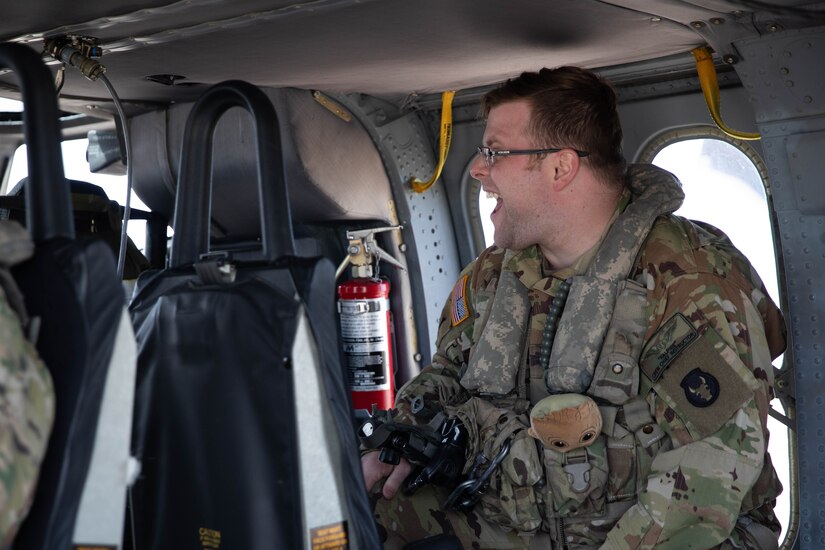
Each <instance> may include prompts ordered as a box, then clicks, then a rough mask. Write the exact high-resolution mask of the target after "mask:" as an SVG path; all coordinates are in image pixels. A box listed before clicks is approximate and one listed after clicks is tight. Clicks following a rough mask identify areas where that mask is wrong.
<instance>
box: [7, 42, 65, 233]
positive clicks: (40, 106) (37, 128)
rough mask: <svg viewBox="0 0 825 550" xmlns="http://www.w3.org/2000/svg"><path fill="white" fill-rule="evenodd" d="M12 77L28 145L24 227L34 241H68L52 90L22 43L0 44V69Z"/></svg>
mask: <svg viewBox="0 0 825 550" xmlns="http://www.w3.org/2000/svg"><path fill="white" fill-rule="evenodd" d="M2 69H11V70H12V71H14V73H15V75H16V76H17V82H18V83H19V85H20V93H21V95H22V98H23V106H24V110H23V126H24V128H23V130H24V136H25V140H26V146H27V149H28V165H29V179H28V182H27V183H26V191H25V193H26V227H27V229H28V230H29V233H30V234H31V236H32V239H33V240H34V241H35V242H36V243H39V242H45V241H48V240H51V239H54V238H58V237H65V238H67V239H74V218H73V216H72V206H71V204H72V203H71V196H70V194H69V186H68V184H67V183H66V178H65V176H64V175H63V153H62V151H61V149H60V128H59V125H58V120H59V119H58V110H57V99H56V92H55V89H54V83H53V81H52V76H51V73H50V72H49V70H48V69H47V68H46V66H45V65H44V64H43V62H42V61H41V60H40V57H39V56H38V55H37V53H35V51H34V50H32V49H31V48H29V47H28V46H24V45H22V44H12V43H9V44H0V70H2Z"/></svg>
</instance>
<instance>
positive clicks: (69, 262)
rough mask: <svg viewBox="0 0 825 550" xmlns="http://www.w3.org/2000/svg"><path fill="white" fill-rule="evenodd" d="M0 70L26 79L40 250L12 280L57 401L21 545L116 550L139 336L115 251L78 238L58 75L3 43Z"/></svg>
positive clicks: (30, 208) (32, 211) (30, 209)
mask: <svg viewBox="0 0 825 550" xmlns="http://www.w3.org/2000/svg"><path fill="white" fill-rule="evenodd" d="M0 67H2V68H11V69H12V70H13V71H14V72H15V73H16V74H17V77H18V80H19V82H20V86H21V91H22V96H23V103H24V106H25V111H24V121H25V132H26V143H27V145H28V151H29V155H28V163H29V175H30V176H29V178H30V179H29V182H28V184H27V191H26V197H25V203H26V208H25V212H26V226H27V228H28V230H29V232H30V233H31V236H32V239H33V240H34V243H35V253H34V256H33V257H32V258H31V259H29V260H28V261H26V262H24V263H22V264H20V265H18V266H16V267H15V268H14V269H13V275H14V277H15V280H16V282H17V285H18V286H19V287H20V289H21V291H22V292H23V295H24V297H25V304H26V308H27V310H28V313H29V316H30V317H32V318H34V319H36V321H35V322H36V323H39V330H38V331H37V339H36V347H37V350H38V352H39V354H40V356H41V358H42V359H43V361H44V362H45V364H46V366H47V367H48V369H49V372H50V373H51V376H52V379H53V382H54V390H55V401H56V410H55V423H54V427H53V430H52V434H51V437H50V439H49V445H48V450H47V453H46V457H45V460H44V462H43V465H42V468H41V473H40V480H39V483H38V487H37V492H36V494H35V498H34V502H33V505H32V509H31V511H30V513H29V515H28V517H27V519H26V520H25V522H24V523H23V524H22V526H21V528H20V531H19V532H18V534H17V537H16V539H15V541H14V543H13V544H14V548H15V549H23V550H40V549H42V550H53V549H55V548H71V547H72V544H74V543H76V542H83V543H85V544H91V545H100V546H105V545H107V544H113V543H117V542H118V540H119V537H120V536H121V531H122V525H123V522H122V519H123V517H122V513H121V512H120V508H122V506H123V503H124V501H125V490H126V489H125V487H126V473H125V472H126V468H127V462H128V450H129V447H128V439H129V431H130V429H131V409H130V406H131V397H132V392H133V386H134V365H135V358H134V356H135V342H134V337H133V334H132V331H131V326H130V324H129V322H128V316H127V315H126V310H125V298H124V293H123V290H122V287H121V284H120V282H119V281H118V279H117V276H116V272H115V261H114V255H113V254H112V251H111V249H110V248H109V247H108V246H107V245H106V244H105V243H103V242H102V241H100V240H87V241H83V242H80V241H77V240H75V231H74V224H73V214H72V208H71V200H70V193H69V186H68V185H67V184H66V180H65V178H64V176H63V164H62V156H61V151H60V141H59V139H60V132H59V129H58V124H57V122H58V115H57V113H58V111H57V104H56V100H55V90H54V85H53V83H52V80H51V76H50V73H49V71H48V70H47V69H46V68H45V67H44V65H43V64H42V62H41V61H40V59H39V57H38V56H37V55H36V54H35V53H34V51H33V50H31V49H30V48H28V47H25V46H22V45H16V44H2V45H0ZM123 396H125V398H124V397H123ZM112 434H114V435H113V437H109V435H112ZM112 472H115V474H114V478H112V480H113V481H112V483H111V484H109V483H107V481H106V480H107V479H109V474H111V473H112ZM118 472H120V474H118Z"/></svg>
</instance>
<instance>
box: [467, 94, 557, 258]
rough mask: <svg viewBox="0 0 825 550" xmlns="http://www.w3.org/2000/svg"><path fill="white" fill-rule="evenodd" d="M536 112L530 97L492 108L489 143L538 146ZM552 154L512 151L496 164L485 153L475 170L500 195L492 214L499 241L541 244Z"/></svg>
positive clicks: (505, 147)
mask: <svg viewBox="0 0 825 550" xmlns="http://www.w3.org/2000/svg"><path fill="white" fill-rule="evenodd" d="M531 116H532V109H531V107H530V104H529V103H527V102H526V101H513V102H510V103H503V104H501V105H498V106H496V107H493V109H491V110H490V113H489V116H488V118H487V127H486V128H485V130H484V138H483V145H484V146H486V147H489V148H490V149H493V150H496V151H501V150H515V149H537V148H541V147H542V146H540V145H537V144H536V143H535V142H534V140H533V139H532V138H531V136H530V132H529V123H530V118H531ZM547 160H548V158H547V157H539V156H537V155H512V156H502V157H497V158H494V162H493V163H492V165H491V166H488V164H487V162H485V160H484V159H483V158H481V157H480V156H479V157H478V158H476V159H475V161H473V164H472V165H471V167H470V174H471V175H472V176H473V177H474V178H476V179H477V180H479V181H480V182H481V184H482V188H483V189H484V191H486V192H487V193H489V194H492V195H494V196H495V197H496V206H495V209H494V210H493V213H492V214H491V216H490V218H491V220H492V222H493V225H494V226H495V237H494V240H495V243H496V244H497V245H498V246H500V247H503V248H513V249H521V248H526V247H528V246H531V245H534V244H538V243H540V242H541V239H542V238H543V236H546V235H547V232H548V229H549V228H548V227H547V225H548V222H549V221H550V220H549V219H550V218H551V216H548V206H549V205H548V204H547V200H546V198H547V187H548V186H547V185H546V183H545V181H546V176H547V174H546V173H545V171H546V170H547V169H548V166H547V165H548V164H549V163H548V162H547Z"/></svg>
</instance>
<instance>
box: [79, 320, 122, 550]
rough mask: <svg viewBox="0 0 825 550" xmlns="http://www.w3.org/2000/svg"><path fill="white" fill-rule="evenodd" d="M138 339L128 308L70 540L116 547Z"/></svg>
mask: <svg viewBox="0 0 825 550" xmlns="http://www.w3.org/2000/svg"><path fill="white" fill-rule="evenodd" d="M136 366H137V345H136V344H135V334H134V332H133V331H132V323H131V321H130V319H129V315H128V313H127V312H126V308H123V315H122V316H121V318H120V325H119V326H118V330H117V336H116V338H115V345H114V350H113V351H112V358H111V360H110V362H109V370H108V374H107V375H106V385H105V387H104V390H103V401H102V403H101V405H100V415H99V418H98V422H97V433H96V436H95V444H94V450H93V451H92V460H91V464H90V465H89V474H88V476H87V477H86V485H85V487H84V488H83V496H82V498H81V499H80V507H79V509H78V511H77V520H76V521H75V526H74V534H73V536H72V540H73V541H74V542H75V543H78V544H84V545H99V546H104V545H110V546H113V547H117V548H120V543H121V541H122V540H123V519H124V515H123V509H124V507H125V506H126V484H127V481H128V480H127V475H128V471H129V468H128V465H129V460H130V458H129V457H130V453H129V445H130V442H131V434H132V405H133V402H134V396H135V371H136Z"/></svg>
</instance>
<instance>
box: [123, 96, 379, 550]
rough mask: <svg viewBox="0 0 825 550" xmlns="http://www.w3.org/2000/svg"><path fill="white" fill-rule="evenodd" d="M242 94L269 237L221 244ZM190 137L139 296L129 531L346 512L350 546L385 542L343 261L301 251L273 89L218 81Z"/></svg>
mask: <svg viewBox="0 0 825 550" xmlns="http://www.w3.org/2000/svg"><path fill="white" fill-rule="evenodd" d="M231 107H241V108H243V109H245V110H246V111H247V112H248V113H249V114H250V116H251V117H252V120H253V123H254V127H255V130H254V131H255V136H256V138H257V156H258V174H257V176H258V177H257V180H258V181H257V189H258V195H259V199H260V205H259V208H258V210H257V212H258V215H259V216H260V227H261V233H262V235H261V239H260V246H259V247H258V249H257V250H250V249H249V246H248V243H246V244H245V245H244V246H243V247H242V248H241V249H238V250H234V249H233V248H232V246H231V244H226V243H223V244H221V246H220V249H219V250H210V196H209V194H210V192H209V182H210V171H211V163H212V159H211V154H212V151H213V149H212V139H213V134H214V129H215V126H216V124H217V121H218V119H219V118H220V117H221V116H222V115H223V113H224V112H226V110H228V109H229V108H231ZM183 144H184V147H183V151H182V156H181V169H180V176H179V178H178V194H177V201H176V206H175V216H174V229H175V237H174V240H173V244H172V250H171V255H170V261H169V266H168V267H167V268H166V269H164V270H162V271H158V272H151V271H150V272H147V273H145V274H144V275H142V276H141V278H140V279H139V280H138V284H137V288H136V293H135V296H134V298H133V301H132V304H131V306H130V311H131V314H132V319H133V322H134V326H135V331H136V334H137V338H138V348H139V360H138V388H137V397H136V408H135V414H136V417H135V418H136V423H135V432H134V438H133V449H134V452H135V454H136V455H137V456H138V457H139V458H140V460H141V463H142V474H141V476H140V478H139V480H138V481H137V483H136V484H135V486H134V488H133V498H132V502H133V508H132V513H133V516H134V525H133V541H130V543H132V542H133V544H134V545H135V548H136V549H139V550H149V549H152V550H158V549H175V550H177V549H187V548H192V549H195V548H197V549H200V548H203V547H206V546H207V545H208V544H212V545H216V544H219V545H220V547H221V548H303V547H304V544H305V543H306V542H307V541H308V540H309V539H311V537H312V532H313V529H316V528H322V527H325V526H329V525H334V526H338V527H340V528H341V529H342V530H343V532H344V533H345V534H346V536H347V537H348V538H349V540H350V541H351V546H350V547H353V548H354V547H358V548H377V547H378V543H377V536H376V533H375V529H374V525H373V522H372V519H371V513H370V510H369V506H368V503H367V499H366V494H365V492H364V490H363V481H362V478H361V473H360V463H359V460H358V453H357V445H356V442H355V436H354V433H353V431H352V429H351V427H350V424H349V400H348V394H347V391H346V389H345V387H344V382H343V380H344V377H343V372H342V370H341V366H340V362H339V357H338V348H337V345H333V344H332V342H336V341H337V336H336V334H337V330H336V324H335V312H334V309H333V308H334V286H335V285H334V267H333V264H332V263H331V262H330V261H329V260H327V259H323V258H317V257H316V258H298V257H296V256H295V255H294V242H293V235H292V224H291V216H290V207H289V200H288V196H287V188H286V184H285V177H284V168H283V160H282V151H281V148H280V145H279V144H280V136H279V130H278V123H277V117H276V114H275V111H274V109H273V107H272V104H271V103H270V101H269V100H268V99H267V98H266V96H265V95H264V94H263V93H262V92H261V91H260V90H258V89H257V88H255V87H254V86H252V85H250V84H247V83H243V82H237V81H236V82H225V83H221V84H218V85H215V86H213V87H212V88H210V89H209V90H208V91H207V92H206V93H205V94H204V95H203V96H202V97H201V98H200V99H199V100H198V102H197V103H196V104H195V106H194V107H193V109H192V111H191V112H190V114H189V117H188V119H187V123H186V129H185V132H184V139H183ZM318 476H321V477H318ZM323 476H327V477H323ZM210 547H212V546H210ZM215 547H217V546H215Z"/></svg>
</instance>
